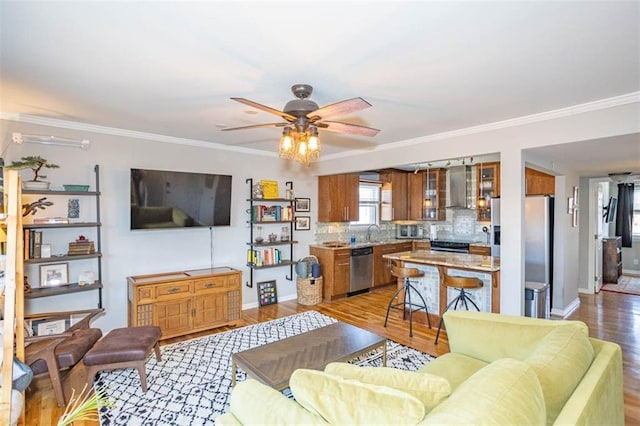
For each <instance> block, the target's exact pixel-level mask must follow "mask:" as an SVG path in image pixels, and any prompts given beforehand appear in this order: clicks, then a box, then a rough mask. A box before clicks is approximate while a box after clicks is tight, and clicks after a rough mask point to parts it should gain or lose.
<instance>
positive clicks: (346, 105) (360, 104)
mask: <svg viewBox="0 0 640 426" xmlns="http://www.w3.org/2000/svg"><path fill="white" fill-rule="evenodd" d="M370 106H371V104H370V103H369V102H367V101H365V100H364V99H362V98H353V99H347V100H345V101H340V102H336V103H335V104H330V105H327V106H323V107H322V108H319V109H317V110H315V111H313V112H310V113H309V115H308V117H309V120H310V121H311V122H314V121H318V120H324V119H325V118H331V117H337V116H341V115H347V114H349V113H352V112H356V111H360V110H361V109H365V108H369V107H370Z"/></svg>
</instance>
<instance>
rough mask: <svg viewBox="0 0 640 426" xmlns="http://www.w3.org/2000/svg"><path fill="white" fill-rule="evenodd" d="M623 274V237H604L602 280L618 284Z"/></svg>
mask: <svg viewBox="0 0 640 426" xmlns="http://www.w3.org/2000/svg"><path fill="white" fill-rule="evenodd" d="M620 275H622V237H611V238H603V239H602V280H603V281H604V283H610V284H618V278H620Z"/></svg>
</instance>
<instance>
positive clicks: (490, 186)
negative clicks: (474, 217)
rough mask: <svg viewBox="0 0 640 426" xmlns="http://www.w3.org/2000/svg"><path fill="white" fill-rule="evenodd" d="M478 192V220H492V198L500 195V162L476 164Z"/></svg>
mask: <svg viewBox="0 0 640 426" xmlns="http://www.w3.org/2000/svg"><path fill="white" fill-rule="evenodd" d="M476 194H477V200H476V211H477V214H478V220H481V221H486V220H491V198H493V197H499V196H500V163H499V162H492V163H482V164H478V165H476ZM482 201H484V205H482Z"/></svg>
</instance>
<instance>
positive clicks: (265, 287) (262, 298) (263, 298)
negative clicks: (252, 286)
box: [258, 280, 278, 306]
mask: <svg viewBox="0 0 640 426" xmlns="http://www.w3.org/2000/svg"><path fill="white" fill-rule="evenodd" d="M258 302H259V303H260V306H266V305H273V304H274V303H278V289H277V287H276V280H272V281H261V282H259V283H258Z"/></svg>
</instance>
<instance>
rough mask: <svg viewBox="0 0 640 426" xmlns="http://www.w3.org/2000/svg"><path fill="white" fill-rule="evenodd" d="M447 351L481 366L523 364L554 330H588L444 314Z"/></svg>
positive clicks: (469, 313) (481, 314)
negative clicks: (498, 362)
mask: <svg viewBox="0 0 640 426" xmlns="http://www.w3.org/2000/svg"><path fill="white" fill-rule="evenodd" d="M444 323H445V326H446V331H447V337H448V340H449V348H450V350H451V352H456V353H461V354H464V355H467V356H470V357H473V358H476V359H479V360H482V361H484V362H493V361H495V360H498V359H501V358H514V359H517V360H521V361H522V360H524V359H526V358H527V356H528V355H529V354H530V353H531V352H532V351H533V350H534V349H535V348H536V346H537V345H538V342H539V341H540V340H541V339H542V338H543V337H544V336H546V335H547V334H548V333H549V332H550V331H551V330H552V329H553V328H554V327H567V326H568V327H578V328H580V329H581V330H582V331H583V332H584V334H585V336H588V335H589V329H588V327H587V326H586V324H584V323H583V322H581V321H567V320H558V321H555V320H547V319H539V318H529V317H518V316H511V315H504V314H495V313H490V312H475V311H456V310H454V311H447V312H446V313H445V314H444Z"/></svg>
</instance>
